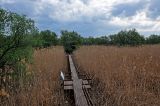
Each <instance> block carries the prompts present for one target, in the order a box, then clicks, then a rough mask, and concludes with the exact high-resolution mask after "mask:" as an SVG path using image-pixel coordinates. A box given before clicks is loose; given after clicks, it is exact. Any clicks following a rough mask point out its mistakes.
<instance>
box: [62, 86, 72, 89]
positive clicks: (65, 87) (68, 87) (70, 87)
mask: <svg viewBox="0 0 160 106" xmlns="http://www.w3.org/2000/svg"><path fill="white" fill-rule="evenodd" d="M71 89H73V86H64V90H71Z"/></svg>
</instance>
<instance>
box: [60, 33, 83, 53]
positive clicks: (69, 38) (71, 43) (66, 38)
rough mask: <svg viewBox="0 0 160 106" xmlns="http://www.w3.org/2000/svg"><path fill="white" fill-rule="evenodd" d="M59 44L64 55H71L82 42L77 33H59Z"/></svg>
mask: <svg viewBox="0 0 160 106" xmlns="http://www.w3.org/2000/svg"><path fill="white" fill-rule="evenodd" d="M61 34H62V35H61V43H62V45H63V46H64V49H65V52H66V53H72V52H73V51H74V50H75V49H77V48H78V46H79V45H80V44H81V42H82V37H81V36H80V35H79V34H78V33H77V32H74V31H73V32H68V31H66V30H65V31H61Z"/></svg>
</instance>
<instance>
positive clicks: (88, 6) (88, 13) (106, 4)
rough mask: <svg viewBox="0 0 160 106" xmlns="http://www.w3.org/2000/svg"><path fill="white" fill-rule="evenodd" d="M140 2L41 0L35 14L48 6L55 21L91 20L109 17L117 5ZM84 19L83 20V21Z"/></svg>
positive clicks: (122, 0)
mask: <svg viewBox="0 0 160 106" xmlns="http://www.w3.org/2000/svg"><path fill="white" fill-rule="evenodd" d="M139 1H140V0H88V1H86V2H83V1H82V0H41V1H39V2H37V4H36V5H37V6H36V7H35V10H36V12H37V13H39V14H40V12H41V11H42V10H43V9H45V7H46V5H47V6H50V7H51V8H50V9H51V10H50V13H49V16H50V17H51V18H52V19H53V20H57V21H81V20H88V21H89V20H91V19H92V18H94V17H105V18H107V17H109V16H110V15H111V11H112V9H113V8H114V6H116V5H118V4H126V3H137V2H139ZM84 18H85V19H84Z"/></svg>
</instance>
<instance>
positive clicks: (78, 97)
mask: <svg viewBox="0 0 160 106" xmlns="http://www.w3.org/2000/svg"><path fill="white" fill-rule="evenodd" d="M69 63H70V69H71V73H72V80H73V90H74V98H75V104H76V106H88V104H87V100H86V97H85V95H84V92H83V89H82V79H79V78H78V75H77V72H76V68H75V66H74V64H73V60H72V57H71V55H69Z"/></svg>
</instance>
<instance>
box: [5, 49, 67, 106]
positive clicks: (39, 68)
mask: <svg viewBox="0 0 160 106" xmlns="http://www.w3.org/2000/svg"><path fill="white" fill-rule="evenodd" d="M66 65H67V64H66V57H65V54H64V50H63V47H53V48H50V49H41V50H36V51H35V53H34V62H33V64H32V65H29V66H28V67H27V68H28V72H27V75H28V76H27V78H25V80H26V82H23V85H22V86H21V87H20V88H17V89H16V92H17V94H16V95H15V94H14V95H10V97H9V99H8V101H7V102H6V103H5V105H7V106H59V105H63V92H62V89H61V86H60V82H59V73H60V70H63V69H66Z"/></svg>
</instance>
